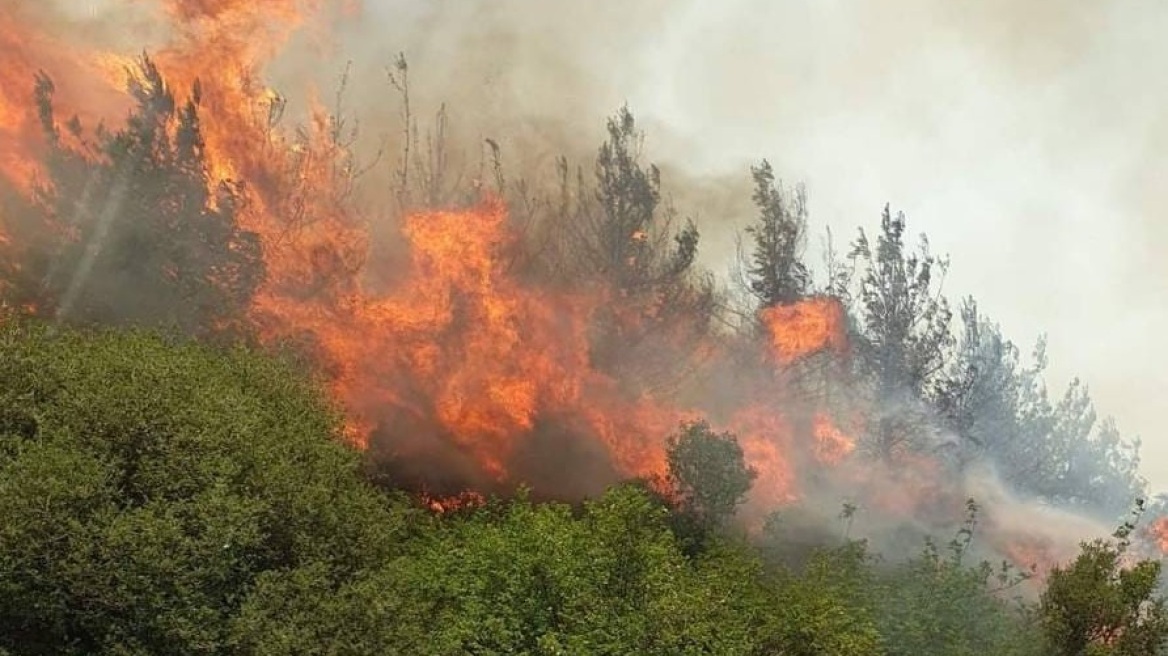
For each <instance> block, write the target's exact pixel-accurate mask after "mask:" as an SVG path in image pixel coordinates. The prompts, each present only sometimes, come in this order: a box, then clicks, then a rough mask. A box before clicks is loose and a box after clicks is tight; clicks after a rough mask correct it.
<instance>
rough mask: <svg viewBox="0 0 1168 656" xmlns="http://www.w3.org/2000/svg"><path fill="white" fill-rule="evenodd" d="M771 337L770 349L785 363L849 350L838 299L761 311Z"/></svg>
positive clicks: (842, 313) (822, 298) (820, 300)
mask: <svg viewBox="0 0 1168 656" xmlns="http://www.w3.org/2000/svg"><path fill="white" fill-rule="evenodd" d="M762 320H763V323H764V324H765V325H766V327H767V329H768V330H769V332H770V335H771V349H772V352H773V353H774V356H775V358H776V359H777V360H778V361H779V362H780V363H782V364H790V363H792V362H794V361H796V360H799V359H801V358H804V357H807V356H808V355H811V354H813V353H817V352H820V351H823V350H831V351H835V352H837V353H842V352H843V351H844V350H845V349H846V348H847V331H846V329H845V326H846V320H845V314H844V308H843V304H841V303H840V302H839V299H835V298H830V297H819V298H813V299H808V300H806V301H802V302H800V303H795V304H793V305H776V306H773V307H770V308H767V309H766V310H764V311H763V312H762Z"/></svg>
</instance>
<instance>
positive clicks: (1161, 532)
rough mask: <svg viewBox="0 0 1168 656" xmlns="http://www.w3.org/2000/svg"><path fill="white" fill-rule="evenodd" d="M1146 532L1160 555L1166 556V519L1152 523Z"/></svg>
mask: <svg viewBox="0 0 1168 656" xmlns="http://www.w3.org/2000/svg"><path fill="white" fill-rule="evenodd" d="M1147 532H1148V535H1149V537H1151V538H1152V541H1153V542H1154V543H1155V545H1156V548H1158V549H1159V550H1160V553H1161V554H1165V555H1168V517H1159V518H1157V519H1155V520H1154V521H1152V523H1151V524H1149V525H1148V531H1147Z"/></svg>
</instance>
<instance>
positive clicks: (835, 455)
mask: <svg viewBox="0 0 1168 656" xmlns="http://www.w3.org/2000/svg"><path fill="white" fill-rule="evenodd" d="M814 435H815V455H816V457H817V458H819V460H820V461H821V462H824V463H828V464H833V465H834V464H837V463H839V462H840V461H841V460H843V459H844V458H846V457H847V456H849V455H851V453H852V452H853V451H855V450H856V441H855V439H853V438H852V437H850V436H848V435H847V434H845V433H844V432H843V431H842V430H840V429H839V428H838V427H836V425H835V423H834V422H833V421H832V419H831V417H829V416H827V415H826V414H822V413H821V414H817V415H815V423H814Z"/></svg>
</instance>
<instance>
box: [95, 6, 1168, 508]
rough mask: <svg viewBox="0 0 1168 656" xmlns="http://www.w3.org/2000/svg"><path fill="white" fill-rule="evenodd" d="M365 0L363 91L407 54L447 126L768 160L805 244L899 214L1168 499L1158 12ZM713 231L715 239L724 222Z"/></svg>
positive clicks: (1167, 190) (708, 162)
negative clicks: (1135, 448) (826, 232)
mask: <svg viewBox="0 0 1168 656" xmlns="http://www.w3.org/2000/svg"><path fill="white" fill-rule="evenodd" d="M104 1H106V4H110V3H109V2H108V0H104ZM98 4H101V3H98ZM364 4H365V8H366V11H365V14H364V15H363V17H362V18H361V20H360V21H358V22H357V23H356V24H355V25H350V26H348V27H347V28H346V32H345V34H344V35H343V36H342V38H341V39H339V45H340V50H341V53H340V54H341V55H342V56H346V57H354V58H355V59H357V63H356V66H357V71H356V72H357V73H358V74H360V73H362V71H364V72H365V75H366V76H365V77H360V76H357V77H355V79H357V80H364V79H371V77H370V76H372V78H373V79H375V77H376V76H377V75H379V74H380V72H381V70H383V68H384V65H385V64H386V62H388V61H389V58H390V57H391V56H392V55H393V54H394V53H396V52H398V51H405V52H406V53H407V55H408V56H409V57H410V59H411V63H412V64H413V69H412V70H413V71H414V74H415V77H416V79H417V88H418V93H419V94H421V95H426V96H429V97H430V99H431V100H433V99H438V98H441V99H443V100H449V101H451V102H452V111H453V112H454V115H455V116H456V117H458V116H459V114H460V113H461V115H462V116H463V117H467V116H472V117H475V118H483V117H487V116H490V115H500V116H503V115H505V116H507V117H508V118H510V119H511V120H514V118H515V117H516V116H517V115H529V116H533V117H538V116H543V117H555V118H559V119H564V121H565V122H566V123H567V124H570V125H575V126H587V127H588V129H587V130H582V132H587V134H580V135H573V136H574V137H579V138H581V139H587V141H586V143H598V141H599V139H598V137H599V134H600V128H601V127H602V120H603V118H604V116H606V115H607V114H609V113H611V112H612V110H614V109H615V108H616V107H617V106H618V105H619V104H620V103H621V102H624V101H626V100H627V101H628V102H629V103H630V104H631V106H632V107H633V109H634V111H635V113H636V114H637V116H638V117H639V118H640V119H642V122H643V123H644V124H646V126H647V127H648V130H649V134H648V137H649V144H648V145H649V154H650V155H651V156H652V157H653V158H654V159H656V160H659V161H664V162H666V163H668V164H670V165H672V166H680V167H683V168H687V169H690V170H691V171H692V172H694V173H695V174H709V175H710V176H711V177H713V178H715V179H717V178H720V177H722V176H725V175H729V174H732V175H734V176H738V179H743V178H744V176H745V175H746V174H747V169H746V167H747V165H748V164H749V163H751V162H754V161H757V159H758V158H761V157H767V158H769V159H770V160H771V162H772V163H773V164H774V165H775V168H776V169H777V171H778V173H779V174H780V175H781V176H782V177H783V178H784V179H785V180H787V181H792V182H794V181H802V182H805V183H806V185H807V187H808V191H809V194H810V203H811V211H812V227H813V229H814V230H816V231H822V229H823V227H824V226H827V225H830V226H832V229H833V230H834V232H835V233H836V235H837V236H840V237H845V238H849V239H850V238H851V237H852V236H853V235H854V234H855V229H856V227H857V226H860V225H863V226H865V227H867V228H869V229H871V228H872V227H874V226H875V225H877V222H878V218H879V211H880V209H881V208H882V206H883V205H884V203H886V202H890V203H892V205H893V207H894V208H896V209H901V210H904V211H905V212H906V214H907V215H908V220H909V228H910V230H911V231H912V232H914V233H916V232H921V231H923V232H926V233H928V235H929V237H930V240H931V242H932V245H933V249H934V251H936V252H939V253H943V254H949V255H950V256H951V257H952V269H951V272H950V275H949V277H948V279H947V281H946V291H947V293H948V295H949V296H950V298H952V299H954V300H957V299H959V298H960V297H961V296H964V295H967V294H972V295H973V296H975V297H976V298H977V299H978V300H979V302H980V304H981V308H982V309H983V311H985V312H986V313H988V314H989V315H991V316H992V317H993V318H995V319H997V320H998V321H999V322H1000V323H1001V324H1002V326H1003V329H1004V331H1005V332H1006V334H1007V335H1008V336H1009V337H1011V338H1012V339H1014V341H1015V342H1017V343H1019V345H1020V346H1021V347H1022V348H1023V349H1024V350H1025V351H1028V350H1029V348H1030V346H1031V345H1032V344H1033V341H1034V339H1035V338H1036V337H1037V336H1038V334H1040V333H1042V332H1045V333H1047V334H1048V335H1049V340H1050V341H1049V349H1048V355H1049V358H1050V364H1051V371H1050V374H1051V375H1050V382H1051V384H1052V388H1054V391H1055V393H1056V394H1057V393H1059V392H1061V388H1062V387H1063V386H1064V385H1065V384H1066V382H1067V381H1068V380H1069V379H1070V377H1071V376H1075V375H1077V376H1080V377H1082V378H1083V379H1084V380H1085V381H1087V383H1088V384H1089V385H1090V388H1091V390H1092V393H1093V395H1094V396H1095V398H1096V401H1097V405H1098V406H1099V408H1100V410H1101V412H1102V413H1103V414H1111V415H1114V416H1115V417H1116V418H1117V420H1118V422H1119V425H1120V428H1121V430H1122V431H1124V433H1125V434H1129V435H1131V434H1138V435H1139V436H1141V437H1142V438H1143V440H1144V448H1143V456H1144V466H1143V469H1144V471H1145V473H1146V475H1147V476H1148V477H1149V479H1150V480H1151V482H1152V483H1153V487H1154V488H1155V489H1168V435H1164V434H1162V432H1161V426H1162V424H1163V422H1162V420H1161V418H1160V417H1161V414H1160V412H1161V408H1160V407H1159V401H1160V391H1161V390H1165V389H1168V361H1166V358H1165V356H1164V354H1163V351H1162V349H1161V347H1160V336H1161V334H1162V333H1164V332H1165V330H1168V276H1166V275H1165V274H1166V273H1168V264H1165V263H1163V262H1161V260H1160V255H1161V253H1166V252H1168V223H1165V222H1164V221H1163V219H1162V215H1163V214H1164V210H1165V208H1168V183H1166V182H1164V181H1165V180H1168V178H1166V177H1165V174H1166V173H1168V113H1166V112H1165V111H1164V108H1165V107H1168V76H1166V75H1165V73H1164V63H1165V62H1168V40H1165V39H1163V38H1162V35H1164V34H1168V3H1164V2H1152V1H1150V0H1094V1H1091V2H1078V3H1070V2H1066V0H977V1H976V2H975V1H973V0H867V1H865V2H855V1H854V0H853V1H850V2H845V1H844V0H800V1H797V0H720V1H719V2H710V1H701V0H589V1H587V2H585V1H583V0H577V1H574V2H569V1H551V0H365V3H364ZM287 71H288V72H289V73H290V74H291V75H293V76H294V77H290V78H288V79H291V80H297V79H299V78H301V77H303V73H304V69H303V68H302V67H298V66H291V67H288V68H287ZM330 74H331V71H330ZM374 86H376V85H374ZM361 92H362V89H361V88H358V89H357V93H361ZM533 124H534V123H533ZM703 218H705V219H706V220H707V221H709V220H711V219H712V218H713V217H712V216H709V215H707V216H705V217H703ZM739 218H743V217H739ZM729 223H733V221H729ZM706 234H707V236H709V237H710V244H711V245H712V246H713V249H714V250H715V252H717V251H719V250H721V251H724V252H725V251H728V250H729V248H728V244H730V243H731V242H730V235H731V234H732V231H731V230H722V231H719V230H717V226H712V227H710V226H707V228H706ZM727 264H728V263H727Z"/></svg>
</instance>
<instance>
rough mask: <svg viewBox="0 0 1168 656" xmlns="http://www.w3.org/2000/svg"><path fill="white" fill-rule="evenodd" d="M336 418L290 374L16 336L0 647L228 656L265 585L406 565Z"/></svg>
mask: <svg viewBox="0 0 1168 656" xmlns="http://www.w3.org/2000/svg"><path fill="white" fill-rule="evenodd" d="M337 428H338V425H337V418H336V415H335V414H334V413H333V412H332V410H331V409H330V408H329V407H328V406H327V405H326V404H324V403H323V402H322V400H321V398H320V396H319V395H318V394H317V392H316V390H315V388H314V387H312V386H310V385H307V384H305V383H302V382H299V380H298V379H297V378H296V377H294V376H292V375H291V373H290V372H289V370H288V369H287V368H286V367H284V366H282V365H280V364H279V363H277V362H274V361H271V360H269V359H266V358H261V357H258V356H255V355H252V354H248V353H245V352H242V351H237V352H233V353H230V354H221V353H218V352H216V351H213V350H211V349H209V348H204V347H199V346H195V345H190V344H174V343H168V342H166V341H164V340H162V339H159V338H157V337H151V336H148V335H145V334H140V333H111V332H100V333H80V332H72V331H68V330H58V329H50V328H48V327H46V326H43V325H41V324H38V323H34V322H31V321H26V320H18V319H15V318H9V317H5V318H4V319H3V320H2V323H0V508H3V509H4V511H3V512H4V521H3V522H2V523H0V626H3V627H5V629H4V630H3V631H0V647H3V648H6V649H9V650H10V651H12V652H13V653H20V654H37V653H54V654H56V653H221V652H222V651H223V649H224V648H225V644H226V640H227V637H228V633H227V626H228V623H229V620H230V618H231V617H232V616H233V615H234V614H235V613H236V612H237V611H238V609H239V608H240V606H241V604H243V603H244V601H245V599H246V598H247V595H248V593H249V589H250V588H251V586H252V585H253V584H254V582H256V581H257V577H259V575H260V574H261V573H264V572H272V571H277V570H282V569H284V568H298V567H313V568H315V570H314V571H317V572H320V573H321V574H322V575H323V576H326V577H327V578H328V580H332V581H336V580H344V579H345V578H346V577H348V576H350V575H351V574H352V573H354V572H356V571H358V570H361V569H362V568H366V567H370V566H372V565H374V564H377V563H382V562H384V561H385V560H386V559H388V558H390V557H391V556H392V555H393V554H394V553H395V552H396V550H397V549H398V541H399V537H400V533H401V531H402V529H403V524H402V519H401V517H400V516H399V515H398V514H395V513H393V512H391V504H390V503H389V502H388V501H387V500H386V499H384V498H383V497H381V496H380V495H378V494H377V493H375V491H374V490H373V489H372V488H371V487H370V486H368V485H366V484H365V483H363V482H362V481H361V480H360V478H359V476H358V471H359V470H358V466H359V459H358V457H357V455H356V454H355V453H353V452H351V451H350V450H349V449H347V448H345V447H343V446H341V445H340V444H338V443H337V441H336V440H335V439H333V438H334V437H336V436H337V435H338V431H337Z"/></svg>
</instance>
